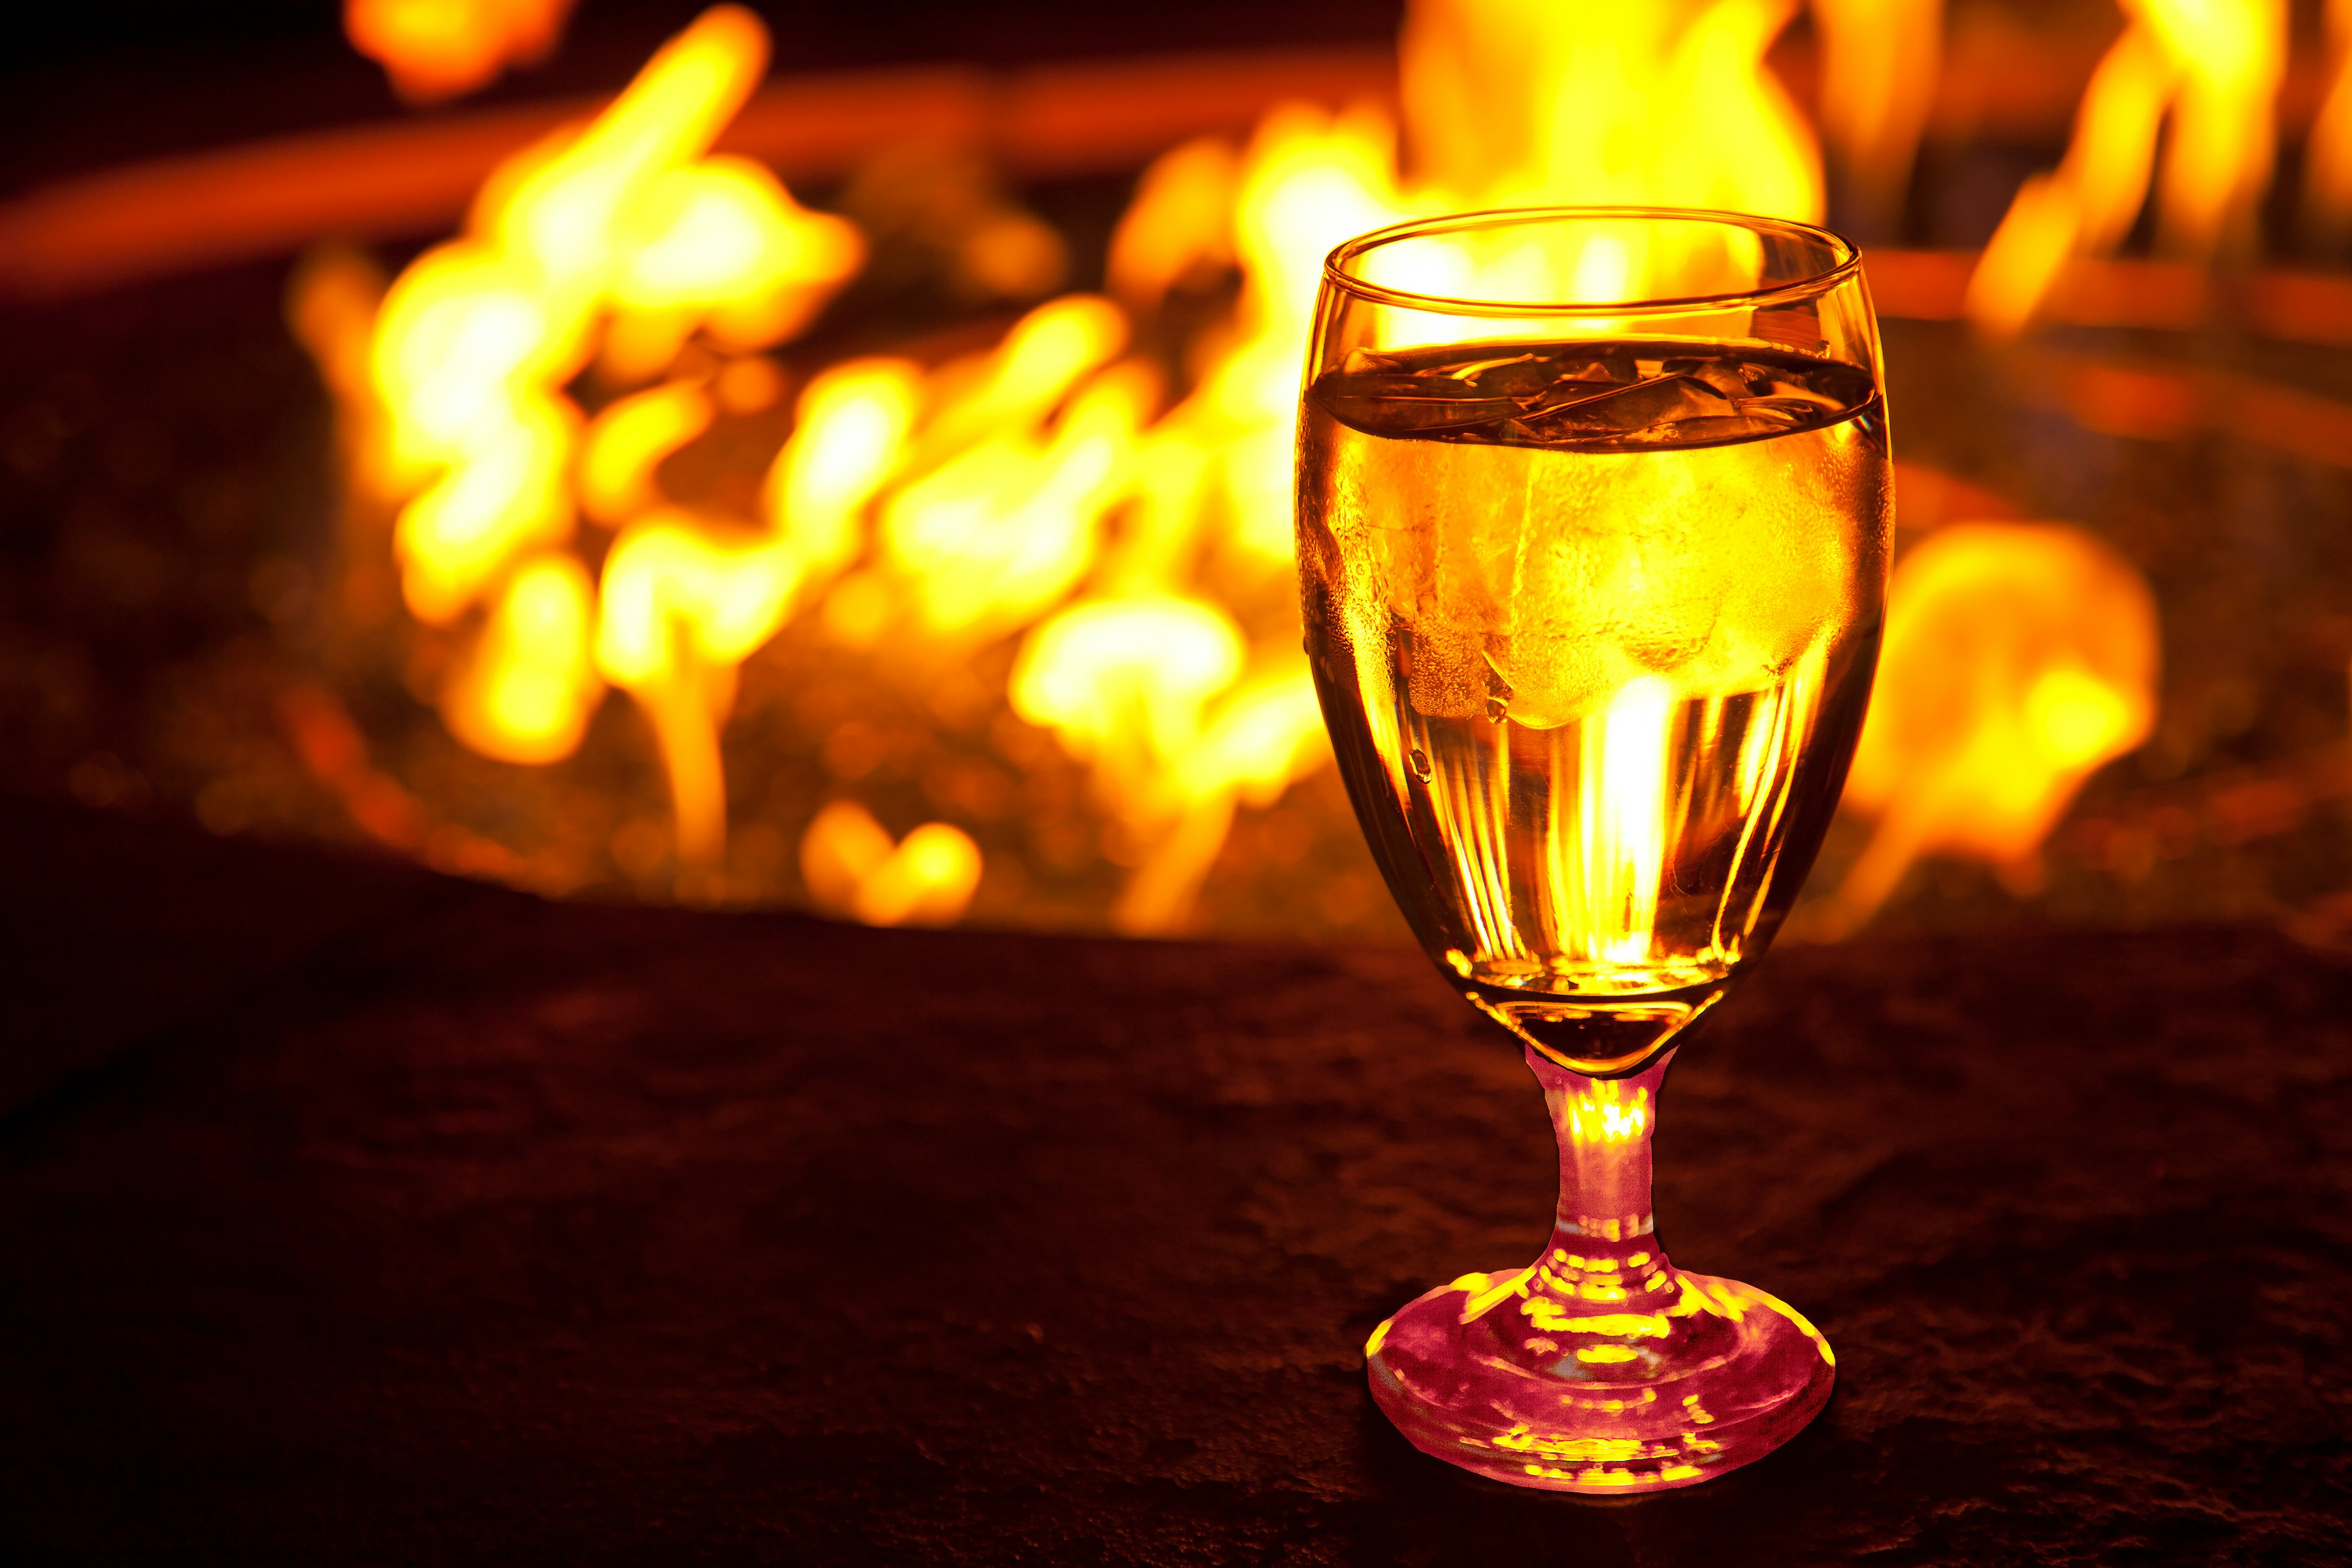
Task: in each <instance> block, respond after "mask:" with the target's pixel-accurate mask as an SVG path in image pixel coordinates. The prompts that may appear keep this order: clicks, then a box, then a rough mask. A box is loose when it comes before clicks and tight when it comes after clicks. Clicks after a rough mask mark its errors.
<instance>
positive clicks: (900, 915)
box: [801, 800, 982, 926]
mask: <svg viewBox="0 0 2352 1568" xmlns="http://www.w3.org/2000/svg"><path fill="white" fill-rule="evenodd" d="M981 870H982V860H981V853H980V847H979V846H978V845H977V844H974V843H973V842H972V841H971V836H970V835H969V834H967V833H965V832H964V831H963V830H962V829H961V828H959V827H956V826H952V825H950V824H949V823H945V822H927V823H925V824H923V825H922V826H920V827H918V828H916V829H915V830H914V831H913V832H911V833H909V834H908V835H907V837H905V838H904V839H903V840H900V841H899V842H898V843H896V844H893V843H892V842H891V841H890V835H889V833H888V831H887V829H885V828H884V827H883V826H882V825H881V824H880V823H878V822H877V821H875V820H874V817H873V815H872V814H871V813H870V812H868V811H867V810H866V808H865V807H864V806H862V805H858V804H857V803H856V802H855V801H848V800H837V801H835V802H834V803H833V804H832V805H828V806H826V807H825V808H824V810H822V811H820V812H818V813H817V814H816V816H815V817H814V819H813V820H812V821H811V822H810V823H809V826H808V832H807V833H806V834H805V835H804V836H803V837H802V839H801V877H802V879H803V881H804V882H805V883H806V884H807V886H808V889H809V896H810V897H811V898H812V899H814V900H815V901H816V903H817V906H818V907H819V908H820V909H824V910H831V911H833V912H834V913H836V914H845V915H849V916H851V917H852V918H854V919H856V920H857V921H862V922H863V923H865V924H866V925H877V926H898V925H952V924H953V923H954V922H955V921H958V920H960V919H961V918H962V916H963V912H964V910H966V909H967V908H968V907H970V905H971V898H972V894H973V893H974V892H975V891H977V890H978V889H979V887H980V875H981Z"/></svg>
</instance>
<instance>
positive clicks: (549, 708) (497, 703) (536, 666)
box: [441, 555, 604, 763]
mask: <svg viewBox="0 0 2352 1568" xmlns="http://www.w3.org/2000/svg"><path fill="white" fill-rule="evenodd" d="M594 602H595V590H594V588H593V585H592V584H590V583H589V581H588V574H587V572H586V571H585V570H584V569H583V567H582V566H581V565H580V563H578V562H577V561H574V560H573V559H572V557H570V556H569V555H542V556H540V557H538V558H536V559H534V560H532V561H530V562H529V563H525V564H524V565H523V566H521V567H520V568H518V569H517V570H516V572H515V573H514V574H513V575H512V576H510V577H509V578H508V579H507V582H506V586H505V588H504V589H503V590H502V591H501V592H500V594H499V602H498V605H497V607H496V608H495V609H493V610H492V611H491V613H490V618H489V623H488V626H485V627H484V628H483V631H482V637H481V640H480V642H479V643H478V645H477V646H476V647H475V649H474V654H473V658H472V659H471V660H470V662H469V663H468V665H467V668H466V670H465V672H464V673H463V674H461V675H460V676H459V677H458V678H457V679H456V680H454V681H453V682H451V683H450V686H449V689H448V690H447V691H446V692H445V693H444V694H443V697H442V705H441V711H442V714H443V716H444V717H445V718H446V720H447V721H448V724H449V731H450V733H452V734H454V735H456V736H457V738H458V739H459V740H460V741H463V742H465V743H466V744H467V745H468V746H471V747H472V748H473V749H474V750H476V751H478V752H481V753H482V754H483V755H484V756H487V757H496V758H498V759H499V761H501V762H509V763H551V762H556V761H559V760H560V759H562V758H564V757H568V756H570V755H571V754H572V752H573V751H574V750H576V749H577V748H578V746H579V744H580V736H581V731H583V730H585V729H586V728H587V725H588V719H589V715H590V714H591V713H593V711H594V710H595V707H596V701H597V699H599V698H600V697H602V696H603V695H604V683H603V682H602V681H600V680H598V679H597V678H596V671H595V669H594V668H593V662H592V660H591V658H590V657H589V646H588V644H589V626H590V618H591V616H593V613H594V610H593V606H594Z"/></svg>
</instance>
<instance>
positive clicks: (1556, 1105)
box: [1298, 207, 1893, 1494]
mask: <svg viewBox="0 0 2352 1568" xmlns="http://www.w3.org/2000/svg"><path fill="white" fill-rule="evenodd" d="M1881 387H1882V381H1881V376H1880V365H1879V346H1878V334H1877V329H1876V324H1875V322H1874V319H1873V316H1872V314H1871V309H1870V300H1869V295H1868V292H1867V290H1866V289H1865V288H1864V282H1863V277H1862V269H1861V265H1860V258H1859V256H1858V255H1857V253H1856V252H1855V250H1854V247H1853V246H1852V245H1850V244H1849V243H1847V242H1846V241H1844V240H1843V239H1841V238H1839V237H1836V236H1835V235H1832V234H1830V233H1828V232H1826V231H1824V230H1822V229H1819V228H1814V227H1811V226H1807V225H1803V224H1799V223H1791V222H1784V221H1780V220H1777V219H1770V218H1762V217H1753V216H1742V215H1736V214H1727V213H1709V212H1696V211H1678V210H1670V209H1657V208H1602V207H1586V208H1547V209H1530V210H1522V211H1509V212H1488V213H1474V214H1467V215H1461V216H1449V217H1442V218H1433V219H1427V220H1423V221H1420V222H1415V223H1409V224H1403V225H1400V226H1396V227H1392V228H1387V229H1382V230H1381V231H1379V232H1377V233H1373V234H1369V235H1365V236H1363V237H1360V238H1357V239H1354V240H1350V241H1349V242H1348V243H1347V244H1345V245H1342V246H1340V247H1339V248H1338V249H1337V250H1335V251H1333V252H1332V253H1331V256H1330V258H1328V261H1327V263H1326V264H1325V268H1324V273H1323V283H1322V292H1321V297H1320V300H1319V301H1318V309H1317V317H1316V325H1315V335H1314V339H1313V342H1312V343H1311V345H1310V347H1309V350H1308V363H1307V376H1306V387H1305V393H1304V395H1303V397H1302V400H1301V411H1300V422H1299V440H1298V565H1299V578H1300V586H1301V594H1302V597H1303V601H1304V606H1305V617H1306V626H1307V651H1308V654H1309V657H1310V658H1311V661H1312V664H1313V668H1314V674H1315V680H1316V685H1317V689H1318V693H1319V694H1320V697H1321V700H1322V704H1323V712H1324V717H1325V721H1326V722H1327V723H1328V726H1329V729H1330V731H1331V738H1332V742H1333V746H1334V748H1335V750H1336V751H1337V752H1338V754H1339V763H1340V767H1341V772H1342V773H1343V775H1344V776H1345V778H1346V781H1347V786H1348V791H1349V797H1350V798H1351V800H1352V801H1353V803H1354V805H1355V809H1356V815H1357V817H1358V819H1359V820H1360V823H1361V824H1362V826H1363V830H1364V834H1365V837H1367V838H1368V839H1369V840H1370V845H1371V848H1372V852H1373V856H1374V858H1376V859H1377V860H1378V861H1379V863H1380V866H1381V872H1382V874H1383V875H1384V876H1385V878H1386V879H1387V881H1388V885H1389V888H1390V890H1391V893H1392V894H1393V895H1394V896H1395V898H1396V901H1397V903H1398V905H1399V906H1400V907H1401V908H1402V910H1403V912H1404V915H1405V918H1406V920H1407V921H1408V922H1409V923H1410V924H1411V925H1412V929H1413V931H1414V933H1415V934H1416V935H1417V936H1418V937H1419V939H1420V941H1421V942H1422V944H1423V947H1424V948H1426V949H1427V951H1428V952H1429V953H1430V956H1431V957H1432V958H1433V960H1435V961H1436V963H1437V965H1438V968H1439V971H1440V973H1442V974H1443V975H1444V977H1445V979H1446V980H1447V981H1448V982H1449V983H1450V984H1452V985H1453V986H1454V989H1455V990H1456V991H1458V992H1459V993H1460V994H1462V996H1463V997H1464V999H1465V1000H1466V1001H1467V1002H1468V1003H1469V1004H1470V1005H1472V1006H1474V1007H1475V1008H1477V1009H1478V1010H1479V1011H1480V1012H1482V1013H1484V1014H1485V1015H1486V1016H1487V1017H1489V1018H1491V1019H1492V1020H1493V1021H1494V1022H1495V1024H1496V1026H1499V1028H1501V1029H1502V1030H1507V1031H1508V1032H1509V1034H1510V1035H1511V1036H1512V1037H1514V1038H1515V1039H1516V1041H1517V1043H1518V1045H1519V1046H1520V1047H1522V1048H1523V1050H1524V1052H1525V1055H1526V1058H1527V1061H1528V1066H1529V1067H1530V1068H1532V1069H1533V1070H1534V1072H1535V1075H1536V1078H1537V1079H1538V1082H1539V1083H1540V1084H1541V1086H1542V1089H1543V1093H1544V1099H1545V1101H1546V1103H1547V1105H1548V1106H1549V1109H1550V1112H1551V1117H1552V1121H1553V1126H1554V1129H1555V1131H1556V1132H1557V1134H1558V1138H1559V1169H1560V1189H1559V1208H1558V1214H1557V1217H1556V1220H1555V1222H1554V1226H1553V1232H1552V1236H1551V1237H1550V1240H1549V1242H1548V1243H1547V1244H1546V1246H1545V1247H1544V1249H1543V1252H1542V1253H1541V1255H1540V1256H1539V1257H1538V1258H1536V1259H1535V1261H1533V1262H1532V1263H1529V1264H1528V1265H1526V1266H1525V1267H1523V1268H1507V1269H1504V1270H1502V1271H1500V1272H1496V1273H1491V1274H1486V1273H1479V1274H1470V1275H1465V1276H1464V1277H1463V1278H1461V1279H1455V1280H1454V1281H1453V1282H1452V1283H1450V1284H1447V1285H1444V1286H1441V1287H1439V1288H1438V1289H1433V1290H1431V1291H1429V1292H1428V1293H1427V1294H1425V1295H1423V1296H1422V1297H1421V1298H1419V1299H1418V1300H1414V1301H1412V1302H1411V1303H1409V1304H1407V1305H1406V1306H1404V1307H1403V1308H1402V1309H1400V1310H1398V1311H1397V1312H1396V1314H1395V1315H1394V1316H1393V1317H1391V1318H1390V1319H1389V1320H1388V1321H1385V1322H1383V1323H1381V1325H1380V1327H1379V1328H1378V1329H1377V1330H1376V1331H1374V1332H1373V1334H1372V1336H1371V1339H1370V1342H1369V1344H1368V1345H1367V1346H1366V1359H1367V1361H1368V1363H1369V1369H1370V1382H1371V1387H1372V1393H1373V1395H1374V1397H1375V1398H1376V1400H1377V1401H1378V1402H1379V1404H1380V1405H1381V1409H1382V1410H1383V1411H1384V1412H1385V1413H1386V1414H1387V1415H1388V1416H1389V1418H1390V1420H1391V1421H1392V1422H1393V1423H1394V1424H1395V1425H1396V1426H1397V1427H1398V1428H1399V1430H1401V1431H1402V1433H1403V1434H1404V1436H1406V1437H1408V1438H1409V1439H1411V1440H1412V1443H1413V1444H1414V1445H1416V1446H1417V1447H1420V1448H1422V1449H1423V1451H1425V1452H1427V1453H1430V1454H1433V1455H1434V1456H1436V1457H1438V1458H1443V1459H1445V1460H1448V1461H1450V1462H1452V1463H1454V1464H1456V1465H1459V1466H1461V1467H1463V1468H1465V1469H1469V1470H1472V1471H1475V1472H1476V1473H1478V1474H1481V1475H1485V1476H1488V1477H1491V1478H1494V1479H1498V1480H1503V1481H1509V1482H1513V1483H1515V1484H1517V1485H1522V1486H1529V1487H1539V1488H1546V1489H1555V1490H1566V1491H1581V1492H1599V1493H1621V1494H1622V1493H1625V1492H1633V1491H1645V1490H1654V1489H1664V1488H1671V1487H1681V1486H1689V1485H1693V1484H1695V1483H1696V1482H1699V1481H1703V1480H1705V1479H1708V1478H1709V1477H1711V1476H1715V1475H1718V1474H1721V1473H1722V1472H1724V1471H1726V1470H1728V1469H1731V1468H1736V1467H1738V1466H1739V1465H1742V1464H1746V1463H1748V1462H1749V1461H1751V1460H1754V1459H1756V1458H1760V1457H1762V1456H1763V1455H1765V1454H1767V1453H1769V1452H1770V1451H1771V1450H1772V1449H1773V1448H1775V1447H1779V1446H1780V1444H1781V1443H1783V1442H1785V1441H1786V1440H1787V1439H1788V1438H1789V1437H1790V1436H1792V1435H1793V1434H1794V1433H1796V1432H1797V1431H1798V1430H1799V1429H1800V1428H1801V1427H1802V1426H1804V1425H1805V1423H1806V1422H1808V1421H1810V1420H1811V1418H1812V1417H1813V1415H1815V1414H1816V1413H1817V1412H1819V1410H1820V1409H1821V1407H1822V1405H1823V1404H1824V1403H1825V1402H1826V1401H1827V1399H1828V1398H1829V1394H1830V1390H1831V1386H1832V1383H1833V1381H1834V1378H1835V1360H1834V1357H1833V1356H1832V1352H1831V1350H1830V1347H1829V1344H1828V1342H1827V1341H1826V1340H1824V1339H1823V1338H1822V1335H1821V1334H1820V1333H1819V1332H1818V1331H1816V1330H1815V1329H1814V1328H1813V1326H1812V1325H1811V1323H1809V1322H1807V1321H1805V1319H1804V1318H1803V1317H1801V1315H1799V1313H1798V1312H1797V1311H1796V1310H1794V1309H1792V1308H1790V1307H1789V1306H1788V1305H1786V1304H1784V1303H1783V1302H1781V1301H1780V1300H1776V1299H1774V1298H1773V1297H1771V1296H1769V1295H1768V1294H1766V1293H1765V1292H1764V1291H1762V1290H1760V1289H1757V1288H1756V1287H1754V1286H1752V1285H1747V1284H1742V1283H1740V1282H1738V1281H1737V1280H1731V1279H1716V1278H1712V1277H1710V1276H1706V1275H1702V1274H1695V1273H1689V1272H1686V1271H1685V1270H1682V1269H1680V1268H1675V1265H1674V1264H1673V1263H1671V1262H1670V1261H1669V1260H1668V1259H1667V1257H1666V1255H1665V1253H1664V1250H1663V1248H1662V1247H1661V1246H1660V1245H1659V1243H1658V1240H1657V1237H1656V1236H1655V1235H1654V1226H1653V1220H1652V1215H1651V1205H1650V1147H1651V1135H1652V1133H1653V1131H1654V1129H1655V1127H1656V1124H1657V1108H1658V1094H1659V1089H1660V1087H1661V1084H1662V1082H1663V1080H1664V1077H1665V1073H1666V1068H1667V1066H1668V1064H1669V1062H1670V1061H1671V1059H1672V1058H1673V1056H1674V1053H1675V1049H1676V1048H1677V1047H1678V1046H1679V1045H1680V1044H1681V1043H1682V1041H1683V1039H1684V1037H1685V1032H1686V1031H1688V1030H1689V1029H1690V1027H1691V1026H1692V1025H1693V1024H1694V1023H1696V1021H1697V1020H1698V1019H1700V1018H1701V1017H1702V1016H1705V1015H1706V1013H1708V1011H1709V1010H1710V1009H1712V1008H1714V1007H1715V1006H1716V1005H1717V1003H1718V1002H1720V1001H1721V1000H1722V998H1723V996H1724V994H1725V993H1726V991H1727V989H1728V988H1729V987H1730V986H1731V984H1733V982H1734V981H1735V980H1737V979H1738V976H1739V974H1740V973H1742V972H1743V971H1744V970H1745V969H1747V968H1748V966H1749V965H1751V964H1753V963H1755V962H1756V961H1757V959H1758V958H1759V956H1760V955H1761V954H1762V952H1764V949H1765V947H1766V945H1767V944H1768V943H1769V942H1770V941H1771V938H1772V936H1773V933H1774V931H1776V930H1777V929H1778V927H1779V925H1780V921H1781V920H1782V918H1783V917H1784V916H1785V915H1786V914H1787V912H1788V910H1789V906H1790V902H1791V900H1793V899H1794V898H1795V896H1796V892H1797V889H1798V887H1799V885H1800V884H1801V882H1802V881H1803V879H1804V876H1805V873H1806V871H1807V869H1808V868H1810V866H1811V862H1812V859H1813V856H1814V854H1815V852H1816V850H1817V849H1818V848H1819V847H1820V843H1821V838H1822V832H1823V830H1824V829H1825V827H1826V826H1827V825H1828V822H1829V818H1830V816H1831V814H1832V810H1833V809H1834V807H1835V805H1836V803H1837V798H1838V793H1839V790H1840V788H1841V786H1842V784H1843V780H1844V776H1845V772H1846V766H1847V763H1848V761H1849V760H1850V758H1851V756H1852V754H1853V745H1854V740H1855V736H1856V733H1857V731H1859V729H1860V727H1861V722H1862V716H1863V710H1864V707H1865V705H1866V703H1867V701H1868V699H1869V692H1870V680H1871V674H1872V670H1873V668H1874V665H1875V662H1876V658H1877V650H1878V641H1879V633H1880V626H1881V623H1882V620H1883V616H1884V608H1885V584H1886V565H1887V548H1888V536H1889V532H1890V529H1891V525H1892V508H1893V502H1892V489H1891V481H1890V478H1889V467H1888V458H1887V439H1886V421H1885V405H1884V399H1883V395H1882V392H1881ZM1498 1038H1499V1037H1498Z"/></svg>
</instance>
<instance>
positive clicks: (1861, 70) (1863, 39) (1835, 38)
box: [1812, 0, 1944, 228]
mask: <svg viewBox="0 0 2352 1568" xmlns="http://www.w3.org/2000/svg"><path fill="white" fill-rule="evenodd" d="M1812 9H1813V25H1814V27H1815V28H1816V30H1817V31H1818V32H1819V34H1820V37H1821V40H1822V94H1821V121H1822V135H1823V137H1824V138H1825V139H1826V140H1827V141H1828V142H1830V144H1831V145H1832V146H1833V147H1834V148H1836V149H1837V151H1838V153H1839V155H1840V161H1841V162H1842V163H1843V166H1844V172H1845V176H1846V184H1845V189H1846V191H1847V192H1848V194H1850V195H1851V196H1852V197H1853V205H1855V207H1856V208H1857V209H1858V210H1859V211H1860V212H1861V213H1863V214H1864V215H1865V216H1867V217H1868V218H1869V219H1870V220H1871V221H1872V222H1873V223H1874V225H1876V226H1879V227H1882V228H1885V227H1889V226H1893V225H1894V224H1895V223H1897V222H1899V221H1900V219H1901V217H1902V216H1903V213H1902V209H1903V195H1904V191H1905V188H1906V186H1907V185H1908V184H1910V179H1911V163H1912V160H1913V159H1914V158H1915V157H1916V155H1917V153H1918V150H1919V136H1920V133H1921V132H1924V131H1925V130H1926V129H1927V110H1928V109H1929V108H1930V106H1931V105H1932V104H1933V102H1934V100H1935V87H1936V78H1937V72H1938V71H1939V69H1940V68H1941V64H1942V56H1943V42H1944V39H1943V24H1944V16H1943V11H1944V5H1943V0H1812Z"/></svg>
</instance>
